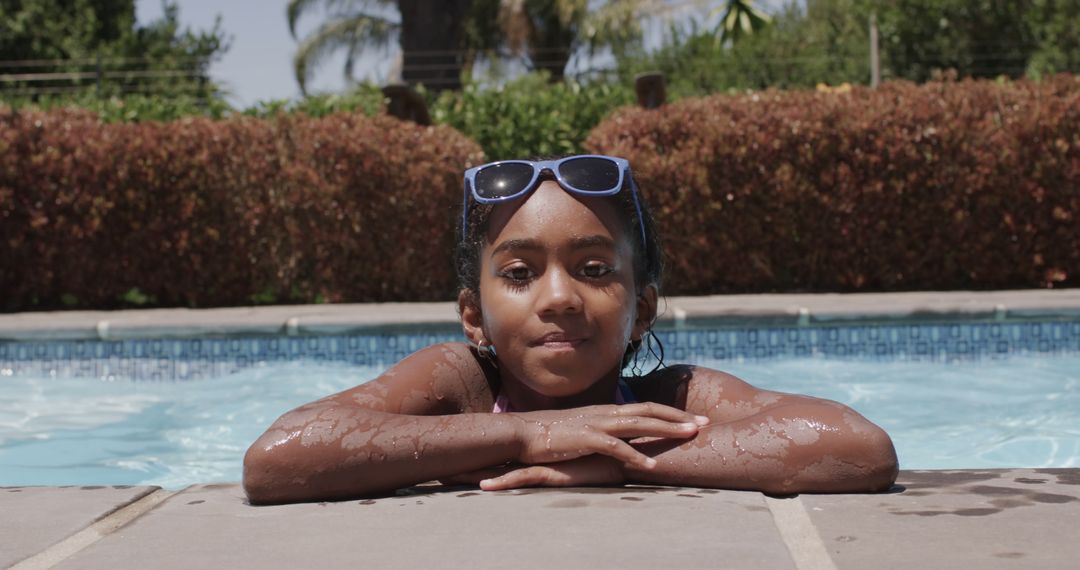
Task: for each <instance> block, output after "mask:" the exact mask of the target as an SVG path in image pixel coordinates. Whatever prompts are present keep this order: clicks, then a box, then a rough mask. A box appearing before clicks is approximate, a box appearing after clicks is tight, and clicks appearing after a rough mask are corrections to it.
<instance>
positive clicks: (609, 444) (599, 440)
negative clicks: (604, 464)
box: [592, 434, 656, 469]
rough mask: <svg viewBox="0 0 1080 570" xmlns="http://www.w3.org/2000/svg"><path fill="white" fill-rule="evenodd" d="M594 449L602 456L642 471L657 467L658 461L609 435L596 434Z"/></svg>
mask: <svg viewBox="0 0 1080 570" xmlns="http://www.w3.org/2000/svg"><path fill="white" fill-rule="evenodd" d="M596 436H597V437H596V440H595V442H594V444H593V446H592V449H593V450H595V452H596V453H599V454H601V455H607V456H608V457H613V458H615V459H618V460H619V461H621V462H623V463H625V464H627V465H633V466H635V467H638V468H640V469H652V468H653V467H656V460H655V459H653V458H652V457H649V456H648V455H645V454H644V453H642V452H640V451H638V450H636V449H634V448H633V446H631V445H630V444H629V443H626V442H625V441H623V440H621V439H619V438H617V437H614V436H611V435H607V434H596Z"/></svg>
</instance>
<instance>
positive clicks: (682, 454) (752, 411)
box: [477, 366, 898, 494]
mask: <svg viewBox="0 0 1080 570" xmlns="http://www.w3.org/2000/svg"><path fill="white" fill-rule="evenodd" d="M642 387H643V389H642V390H641V392H644V395H645V396H646V397H648V399H654V400H655V401H658V402H660V403H663V404H668V405H672V406H676V407H680V408H684V409H685V410H686V411H688V412H690V413H694V414H700V415H705V416H707V417H709V419H710V420H711V422H710V423H709V425H707V426H705V427H703V428H701V429H700V430H699V431H698V432H697V433H696V434H695V435H694V436H693V437H690V438H683V439H678V438H667V439H657V438H650V439H647V440H645V439H639V440H635V441H633V442H632V445H633V447H635V448H636V449H638V450H639V451H641V452H643V453H644V454H645V455H648V456H650V457H653V458H654V459H655V460H656V462H657V463H656V465H655V466H654V467H652V468H647V469H642V468H640V467H638V466H637V465H629V464H621V463H619V462H618V461H615V460H614V459H612V458H608V457H598V456H591V457H584V458H580V459H577V460H575V461H570V462H564V463H559V464H552V465H534V466H524V467H520V468H517V469H509V470H501V471H491V470H484V471H481V472H478V473H477V477H478V478H477V480H478V481H479V480H480V479H483V482H482V483H481V486H482V487H484V488H485V489H506V488H512V487H520V486H533V485H543V486H571V485H594V484H617V483H622V482H636V483H652V484H666V485H687V486H697V487H714V488H723V489H746V490H756V491H763V492H767V493H776V494H786V493H799V492H875V491H883V490H887V489H888V488H889V487H891V486H892V484H893V482H894V481H895V480H896V475H897V471H898V466H897V460H896V452H895V450H894V449H893V445H892V441H891V440H890V439H889V436H888V435H887V434H886V433H885V432H884V431H883V430H882V429H881V428H879V427H878V426H876V425H874V424H873V423H871V422H869V421H868V420H866V418H863V417H862V416H860V415H859V414H858V413H856V412H854V411H853V410H851V409H850V408H848V407H847V406H844V405H842V404H839V403H836V402H832V401H829V400H821V399H818V398H811V397H807V396H799V395H792V394H781V393H777V392H769V391H765V390H759V389H757V388H754V387H753V386H751V385H749V384H747V383H745V382H743V381H742V380H739V379H738V378H735V377H734V376H730V375H728V374H724V373H722V372H718V371H715V370H709V369H704V368H695V367H689V366H686V367H674V368H672V369H668V370H667V371H665V374H664V375H663V376H662V377H659V378H651V379H647V380H646V382H643V383H642Z"/></svg>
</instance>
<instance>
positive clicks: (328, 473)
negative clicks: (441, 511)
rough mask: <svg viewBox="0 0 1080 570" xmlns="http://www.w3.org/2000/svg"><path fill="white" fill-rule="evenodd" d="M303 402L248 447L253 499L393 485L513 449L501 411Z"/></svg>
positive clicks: (472, 465) (489, 460)
mask: <svg viewBox="0 0 1080 570" xmlns="http://www.w3.org/2000/svg"><path fill="white" fill-rule="evenodd" d="M305 408H307V409H304V408H302V409H301V410H297V411H295V412H291V413H290V414H287V415H286V416H284V417H282V419H280V420H278V422H277V423H275V424H274V425H273V426H271V428H270V429H269V430H267V432H266V433H265V434H264V435H263V436H262V437H261V438H259V440H258V441H256V442H255V443H254V444H253V445H252V446H251V448H250V449H249V450H248V452H247V455H246V456H245V458H244V489H245V491H246V492H247V494H248V498H249V499H250V501H251V502H252V503H280V502H291V501H312V500H325V499H340V498H347V497H352V496H358V495H364V494H372V493H379V492H385V491H392V490H394V489H398V488H401V487H405V486H408V485H412V484H415V483H420V482H424V481H430V480H432V479H437V478H439V477H445V476H449V475H455V474H458V473H463V472H467V471H472V470H476V469H481V468H484V467H490V466H492V465H499V464H502V463H506V462H508V461H511V460H513V459H515V458H516V457H517V455H518V452H519V451H518V443H517V437H516V429H517V426H516V424H517V423H518V422H516V420H514V419H513V418H511V417H507V416H501V415H497V414H459V415H451V416H407V415H398V414H388V413H383V412H374V411H370V410H342V409H340V408H336V407H333V406H322V407H320V406H318V405H317V404H316V405H312V406H308V407H305Z"/></svg>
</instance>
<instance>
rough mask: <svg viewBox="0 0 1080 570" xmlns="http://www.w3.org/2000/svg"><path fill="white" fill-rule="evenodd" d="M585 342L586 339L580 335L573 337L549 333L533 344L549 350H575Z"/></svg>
mask: <svg viewBox="0 0 1080 570" xmlns="http://www.w3.org/2000/svg"><path fill="white" fill-rule="evenodd" d="M583 342H585V339H584V338H580V337H571V336H567V335H565V334H548V335H544V336H542V337H540V338H539V339H537V340H536V342H534V343H533V345H534V346H537V347H541V348H546V349H549V350H573V349H575V348H577V347H578V346H579V345H581V343H583Z"/></svg>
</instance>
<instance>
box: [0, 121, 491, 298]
mask: <svg viewBox="0 0 1080 570" xmlns="http://www.w3.org/2000/svg"><path fill="white" fill-rule="evenodd" d="M481 159H482V152H481V150H480V148H479V147H478V146H477V145H476V144H475V143H473V142H471V141H469V140H468V139H466V138H465V137H464V136H462V135H461V134H460V133H458V132H456V131H454V130H452V129H450V128H447V127H431V128H424V127H418V126H415V125H412V124H411V123H402V122H399V121H397V120H395V119H392V118H388V117H365V116H362V115H350V114H340V115H334V116H330V117H325V118H321V119H312V118H308V117H304V116H281V117H278V118H275V119H253V118H236V119H230V120H226V121H213V120H207V119H185V120H181V121H176V122H170V123H153V122H147V123H138V124H102V123H101V122H100V121H99V120H98V119H97V117H96V116H94V115H93V114H90V113H86V112H78V111H71V110H59V111H52V112H47V113H41V112H33V111H12V110H10V109H2V110H0V310H5V311H12V310H25V309H31V308H50V307H59V306H85V307H97V308H107V307H115V306H119V305H122V304H123V303H122V301H121V299H122V297H123V296H124V295H125V294H127V293H129V292H131V291H132V290H134V289H137V290H138V292H139V294H141V295H145V296H149V297H150V299H149V302H150V303H151V304H156V305H163V306H177V305H179V306H220V305H244V304H250V303H252V302H253V301H262V302H279V303H280V302H297V301H299V302H311V301H313V300H316V299H320V298H321V299H325V300H328V301H385V300H403V299H409V300H423V299H428V300H430V299H447V298H451V297H452V295H453V293H454V287H455V284H454V282H453V270H452V267H451V265H450V262H449V260H448V259H449V256H448V255H447V252H449V251H451V249H452V246H453V232H454V228H455V224H454V213H455V212H456V209H457V208H458V207H459V202H460V200H461V182H460V180H461V171H462V168H463V166H464V165H466V164H468V163H476V162H478V161H479V160H481ZM136 297H138V295H136ZM143 300H144V301H145V300H146V299H143Z"/></svg>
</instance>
